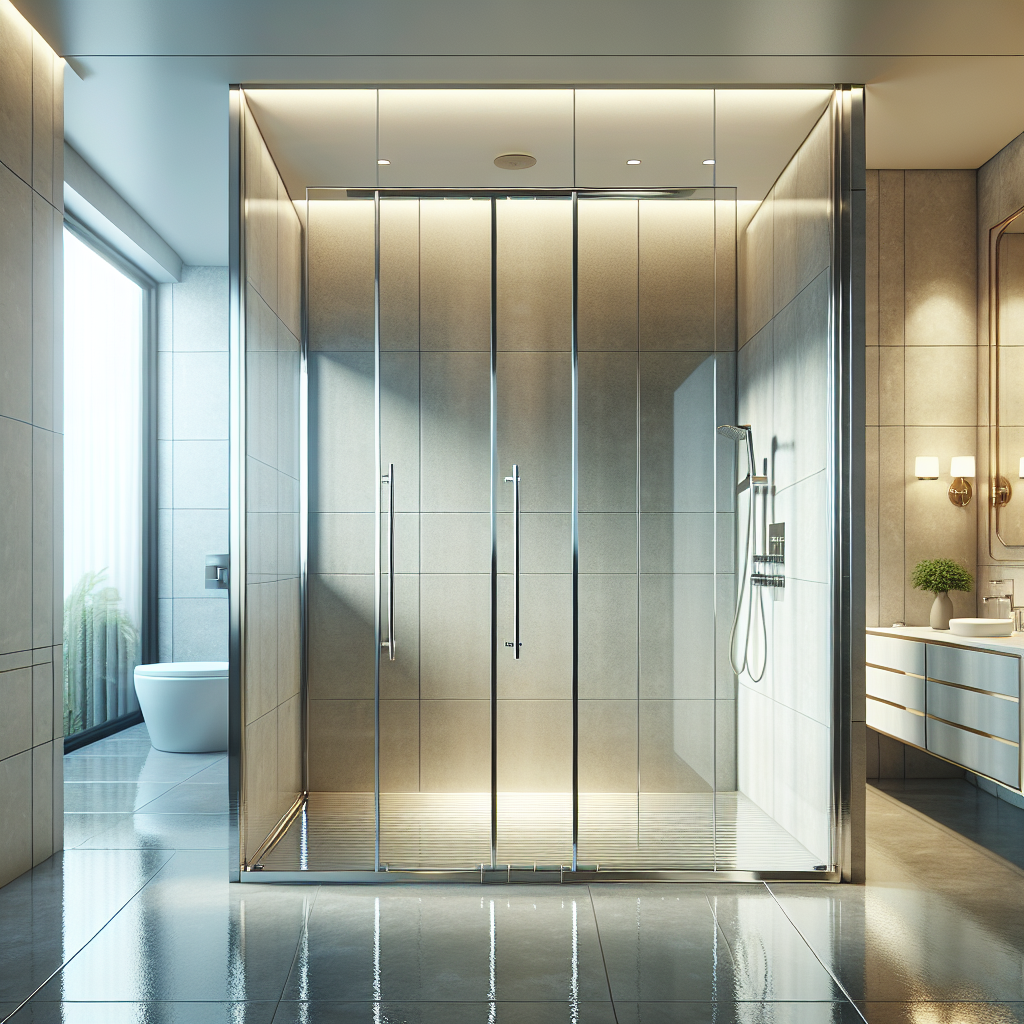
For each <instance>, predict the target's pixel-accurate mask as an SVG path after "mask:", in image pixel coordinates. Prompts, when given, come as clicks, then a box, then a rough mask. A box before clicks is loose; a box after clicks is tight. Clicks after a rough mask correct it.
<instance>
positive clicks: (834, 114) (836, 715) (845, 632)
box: [828, 84, 866, 881]
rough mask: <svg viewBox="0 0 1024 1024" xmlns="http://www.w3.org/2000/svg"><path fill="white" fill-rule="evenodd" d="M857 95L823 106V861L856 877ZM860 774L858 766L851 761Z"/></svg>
mask: <svg viewBox="0 0 1024 1024" xmlns="http://www.w3.org/2000/svg"><path fill="white" fill-rule="evenodd" d="M863 97H864V91H863V87H861V86H855V85H846V84H840V85H837V86H836V87H835V90H834V92H833V95H832V102H831V107H830V111H831V114H830V118H831V127H832V178H831V186H830V192H831V203H830V211H831V301H830V310H829V350H830V357H829V429H828V445H829V467H830V476H831V487H830V504H831V515H830V534H831V549H832V619H833V625H832V694H833V698H832V703H833V708H832V723H833V724H832V732H833V735H832V747H833V754H832V757H833V768H832V807H833V810H832V828H833V837H834V838H833V851H832V862H833V864H835V865H837V866H838V868H839V871H840V874H841V876H842V879H843V880H844V881H857V880H859V878H858V877H855V876H859V874H860V873H861V872H862V870H863V863H864V852H863V844H864V834H863V814H864V809H863V802H864V795H863V788H864V787H863V785H860V786H859V787H858V784H857V783H858V780H856V779H854V777H853V771H854V760H855V758H854V750H853V737H854V722H856V723H857V724H858V725H860V726H861V727H865V718H866V711H865V707H864V703H866V702H864V697H863V695H864V692H865V687H864V663H865V628H864V626H865V582H864V572H865V560H864V542H863V536H864V528H863V527H864V477H865V473H864V429H865V428H864V421H865V410H864V402H865V384H864V272H865V271H864V232H865V191H864V190H865V170H864V112H863ZM857 763H858V765H860V766H861V767H862V766H863V759H858V760H857Z"/></svg>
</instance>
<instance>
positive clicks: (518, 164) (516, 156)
mask: <svg viewBox="0 0 1024 1024" xmlns="http://www.w3.org/2000/svg"><path fill="white" fill-rule="evenodd" d="M536 162H537V158H536V157H535V156H530V154H529V153H502V154H501V156H496V157H495V158H494V166H495V167H500V168H501V169H502V170H503V171H525V170H526V168H527V167H533V165H534V164H535V163H536Z"/></svg>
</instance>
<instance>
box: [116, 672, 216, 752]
mask: <svg viewBox="0 0 1024 1024" xmlns="http://www.w3.org/2000/svg"><path fill="white" fill-rule="evenodd" d="M135 692H136V693H137V694H138V696H139V707H141V708H142V717H143V718H145V720H146V726H147V727H148V729H149V738H150V740H151V741H152V743H153V746H154V747H156V749H157V750H167V751H170V752H172V753H177V754H198V753H203V752H206V751H211V750H227V747H228V663H227V662H226V661H174V662H168V663H165V664H161V665H139V666H137V667H136V669H135Z"/></svg>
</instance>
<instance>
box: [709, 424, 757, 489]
mask: <svg viewBox="0 0 1024 1024" xmlns="http://www.w3.org/2000/svg"><path fill="white" fill-rule="evenodd" d="M718 432H719V433H720V434H721V435H722V437H727V438H729V440H730V441H739V442H740V443H742V442H743V441H746V442H747V466H748V471H749V474H750V479H751V480H753V479H754V477H755V476H757V469H756V468H755V465H754V432H753V431H752V430H751V429H750V424H749V423H744V424H741V425H740V426H738V427H734V426H732V424H730V423H723V424H722V425H721V426H720V427H719V428H718Z"/></svg>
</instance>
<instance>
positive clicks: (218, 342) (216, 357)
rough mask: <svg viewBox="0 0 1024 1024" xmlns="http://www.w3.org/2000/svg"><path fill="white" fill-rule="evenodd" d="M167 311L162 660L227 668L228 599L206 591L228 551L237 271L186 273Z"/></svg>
mask: <svg viewBox="0 0 1024 1024" xmlns="http://www.w3.org/2000/svg"><path fill="white" fill-rule="evenodd" d="M157 302H158V342H157V347H158V353H157V378H158V385H157V392H158V398H157V404H158V414H157V421H158V422H157V437H158V441H157V460H158V464H159V473H158V478H159V483H158V501H157V504H158V506H159V511H158V517H159V524H158V535H159V560H158V579H159V584H158V585H159V609H160V623H159V638H160V639H159V657H160V660H161V661H227V658H228V602H227V591H226V590H206V589H205V583H204V575H205V569H206V556H207V555H208V554H211V555H212V554H218V553H222V552H225V551H227V550H228V400H229V380H228V271H227V267H184V268H183V273H182V279H181V282H180V283H179V284H166V285H160V286H159V293H158V298H157Z"/></svg>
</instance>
